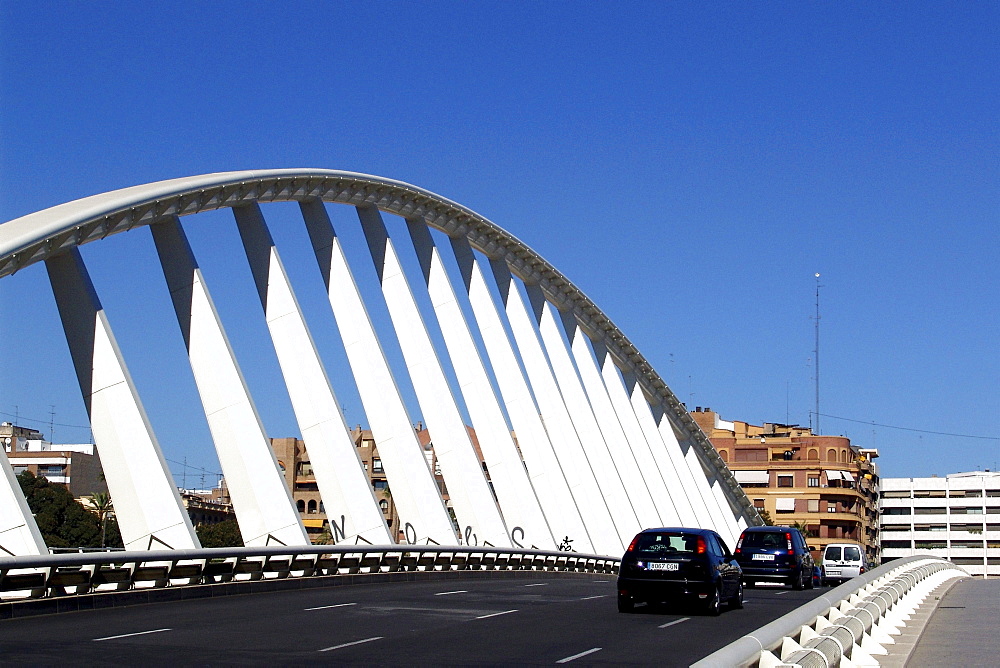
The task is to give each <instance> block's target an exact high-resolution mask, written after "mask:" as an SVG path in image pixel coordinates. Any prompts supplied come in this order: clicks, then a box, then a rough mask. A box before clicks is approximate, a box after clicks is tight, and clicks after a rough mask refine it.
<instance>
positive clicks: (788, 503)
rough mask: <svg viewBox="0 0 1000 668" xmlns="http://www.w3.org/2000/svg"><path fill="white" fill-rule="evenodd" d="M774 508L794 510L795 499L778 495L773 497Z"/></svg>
mask: <svg viewBox="0 0 1000 668" xmlns="http://www.w3.org/2000/svg"><path fill="white" fill-rule="evenodd" d="M775 509H776V510H788V511H792V512H794V511H795V499H793V498H791V497H779V498H777V499H775Z"/></svg>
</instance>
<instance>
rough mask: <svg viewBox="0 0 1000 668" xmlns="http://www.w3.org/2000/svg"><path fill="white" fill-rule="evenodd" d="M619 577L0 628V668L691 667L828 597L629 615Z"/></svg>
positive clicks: (357, 592)
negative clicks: (715, 613)
mask: <svg viewBox="0 0 1000 668" xmlns="http://www.w3.org/2000/svg"><path fill="white" fill-rule="evenodd" d="M614 582H615V578H614V577H613V576H604V577H601V576H593V577H587V578H582V579H581V578H566V577H560V576H557V575H546V574H539V577H537V578H530V579H529V578H518V579H504V580H496V579H483V578H476V577H468V578H462V579H447V580H433V579H431V580H428V581H426V582H406V583H391V584H372V585H354V586H342V587H331V588H324V589H313V590H295V591H285V592H275V593H265V594H252V595H246V596H229V597H223V598H213V599H197V600H191V601H175V602H168V603H157V604H148V605H139V606H134V607H126V608H117V609H115V608H112V609H104V610H93V611H86V612H73V613H68V614H61V615H52V616H44V617H30V618H24V619H10V620H6V621H2V622H0V664H3V665H11V664H19V665H23V664H30V665H54V664H69V665H74V666H76V665H98V664H100V665H104V666H106V665H165V664H170V665H174V666H176V665H185V666H186V665H235V664H239V665H246V664H271V665H291V664H296V665H297V664H306V663H310V664H315V663H321V664H325V663H329V664H337V665H355V664H356V665H361V664H364V665H470V664H474V665H510V664H538V665H553V664H559V663H570V662H572V663H574V664H576V665H581V664H584V665H595V664H630V665H653V664H655V665H658V666H687V665H690V664H691V663H692V662H693V661H696V660H698V659H700V658H702V657H703V656H705V655H707V654H709V653H711V652H713V651H715V650H716V649H718V648H720V647H722V646H724V645H726V644H728V643H729V642H731V641H733V640H735V639H737V638H739V637H740V636H742V635H744V634H746V633H748V632H749V631H751V630H753V629H756V628H758V627H760V626H762V625H764V624H766V623H767V622H769V621H771V620H772V619H775V618H777V617H780V616H781V615H783V614H785V613H786V612H788V611H789V610H792V609H794V608H796V607H798V606H800V605H802V604H803V603H804V602H806V601H808V600H810V599H811V598H813V597H814V596H816V595H817V594H818V593H819V592H820V591H821V590H819V589H817V590H806V591H793V590H791V589H787V588H756V589H747V591H746V605H745V607H744V608H743V609H742V610H725V611H724V612H723V613H722V615H721V616H719V617H708V616H703V615H701V614H699V613H698V612H697V611H694V610H687V609H655V610H649V609H645V608H639V609H637V612H636V613H635V614H619V613H618V612H617V608H616V605H615V588H614V587H615V585H614Z"/></svg>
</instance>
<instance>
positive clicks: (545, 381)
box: [490, 260, 624, 554]
mask: <svg viewBox="0 0 1000 668" xmlns="http://www.w3.org/2000/svg"><path fill="white" fill-rule="evenodd" d="M490 265H491V267H492V269H493V276H494V278H495V280H496V282H497V289H498V290H499V292H500V294H501V295H503V296H504V299H505V305H506V312H507V320H508V322H509V324H510V327H511V332H512V334H513V335H514V341H515V343H516V346H517V350H518V352H519V353H520V355H521V360H522V362H523V363H524V369H525V373H526V374H527V377H528V382H529V383H530V385H531V390H532V392H533V393H534V396H535V401H537V402H538V407H539V410H540V412H541V416H542V420H543V421H544V425H545V430H546V432H547V433H548V435H549V439H550V442H551V443H552V448H553V451H554V452H555V453H556V457H557V458H558V460H559V465H560V467H561V468H562V471H563V474H564V475H565V476H566V480H567V482H568V483H569V488H570V491H571V492H572V494H573V498H574V499H575V501H576V505H577V507H578V508H579V509H580V514H581V516H582V517H583V520H584V523H585V524H586V526H587V533H588V535H589V536H590V539H591V541H593V544H594V549H595V550H596V551H597V552H598V553H600V554H617V553H618V552H623V551H624V546H623V544H622V542H623V541H622V539H621V536H620V535H619V533H618V530H617V528H616V527H615V524H614V521H613V520H612V517H611V513H610V511H609V509H608V506H607V503H606V502H605V500H604V497H603V494H602V490H601V487H600V485H599V484H598V483H597V480H596V478H595V476H594V471H593V469H592V467H591V466H592V465H591V463H590V461H589V460H588V459H587V455H586V451H585V450H584V449H583V445H582V444H581V443H580V437H579V435H578V434H577V432H576V428H575V427H574V425H573V420H572V418H571V417H570V414H569V411H568V410H567V408H566V403H565V399H564V397H563V396H562V394H561V393H560V391H559V385H558V383H557V382H556V379H555V376H554V375H553V372H552V368H551V367H550V366H549V361H548V359H547V358H546V356H545V351H544V349H543V347H542V343H541V341H540V340H539V335H538V333H537V331H536V329H535V326H534V324H533V323H534V317H533V316H532V315H529V311H528V307H527V305H526V304H525V303H524V300H523V298H522V297H521V293H520V291H519V290H518V289H517V286H516V285H514V284H513V283H512V281H513V277H512V276H511V274H510V269H509V268H508V267H507V264H506V262H504V261H503V260H490Z"/></svg>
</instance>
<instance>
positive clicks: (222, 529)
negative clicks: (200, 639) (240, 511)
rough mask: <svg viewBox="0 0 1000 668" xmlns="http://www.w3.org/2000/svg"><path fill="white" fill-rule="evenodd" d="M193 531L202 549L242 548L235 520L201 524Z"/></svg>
mask: <svg viewBox="0 0 1000 668" xmlns="http://www.w3.org/2000/svg"><path fill="white" fill-rule="evenodd" d="M195 531H196V532H197V533H198V540H199V541H200V542H201V546H202V547H243V535H242V534H241V533H240V525H239V524H237V523H236V520H223V521H222V522H218V523H217V524H201V525H199V526H198V527H197V528H196V529H195Z"/></svg>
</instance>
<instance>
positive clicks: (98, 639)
mask: <svg viewBox="0 0 1000 668" xmlns="http://www.w3.org/2000/svg"><path fill="white" fill-rule="evenodd" d="M169 630H170V629H153V630H152V631H138V632H136V633H123V634H121V635H117V636H107V637H105V638H94V642H101V641H102V640H117V639H118V638H131V637H132V636H144V635H147V634H149V633H162V632H164V631H169Z"/></svg>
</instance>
